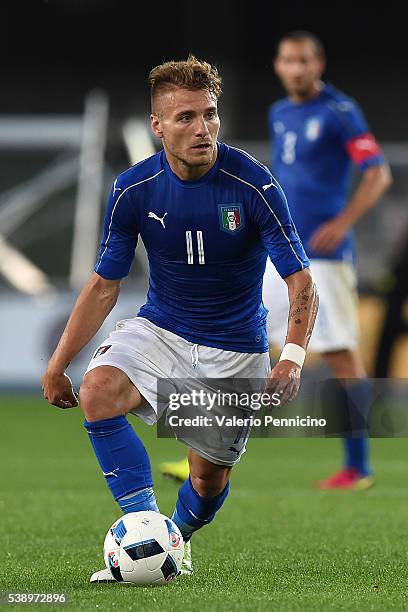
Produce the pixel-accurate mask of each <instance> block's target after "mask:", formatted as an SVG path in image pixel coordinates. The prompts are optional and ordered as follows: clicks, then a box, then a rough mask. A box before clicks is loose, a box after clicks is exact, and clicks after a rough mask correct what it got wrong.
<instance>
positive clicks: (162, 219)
mask: <svg viewBox="0 0 408 612" xmlns="http://www.w3.org/2000/svg"><path fill="white" fill-rule="evenodd" d="M166 215H167V213H166V212H165V213H164V215H163V216H162V217H158V216H157V215H156V213H154V212H149V214H148V215H147V216H148V218H149V219H156V221H159V222H160V223H161V224H162V226H163V228H164V229H166V226H165V225H164V217H165V216H166Z"/></svg>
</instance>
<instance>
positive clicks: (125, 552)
mask: <svg viewBox="0 0 408 612" xmlns="http://www.w3.org/2000/svg"><path fill="white" fill-rule="evenodd" d="M103 551H104V559H105V564H106V567H107V568H108V569H109V570H110V572H111V574H112V576H113V577H114V578H115V580H117V581H118V582H122V581H124V582H131V583H133V584H144V585H147V584H153V585H157V584H166V582H169V581H170V580H173V579H174V578H175V577H176V576H177V574H178V572H179V571H180V567H181V562H182V560H183V554H184V540H183V536H182V535H181V533H180V530H179V528H178V527H177V525H175V524H174V523H173V521H172V520H171V519H169V518H168V517H167V516H164V515H163V514H160V513H159V512H152V511H144V512H129V514H125V515H124V516H122V517H121V518H119V519H118V520H117V521H115V522H114V523H113V525H112V527H110V529H109V531H108V533H107V534H106V537H105V543H104V546H103Z"/></svg>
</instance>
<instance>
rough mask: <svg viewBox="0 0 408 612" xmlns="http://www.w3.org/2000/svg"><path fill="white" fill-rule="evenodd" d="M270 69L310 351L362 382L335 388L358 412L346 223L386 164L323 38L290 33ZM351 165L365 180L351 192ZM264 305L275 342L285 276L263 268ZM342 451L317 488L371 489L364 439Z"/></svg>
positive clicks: (282, 316)
mask: <svg viewBox="0 0 408 612" xmlns="http://www.w3.org/2000/svg"><path fill="white" fill-rule="evenodd" d="M274 68H275V72H276V74H277V75H278V77H279V78H280V80H281V82H282V85H283V87H284V88H285V90H286V91H287V93H288V97H287V98H285V99H283V100H280V101H278V102H276V103H275V104H273V106H272V107H271V108H270V112H269V125H270V131H271V136H272V141H273V162H272V168H273V172H274V174H275V176H276V177H277V179H278V181H279V182H280V184H281V185H282V187H283V189H284V190H285V193H286V196H287V198H288V205H289V209H290V211H291V215H292V218H293V220H294V223H295V225H296V228H297V230H298V232H299V235H300V238H301V240H302V243H303V246H304V248H305V250H306V253H307V255H308V257H309V259H310V260H311V262H312V269H313V275H314V278H315V280H316V285H317V288H318V291H319V295H320V308H319V314H318V317H317V320H316V326H315V329H314V332H313V336H312V338H311V342H310V348H311V349H312V350H315V351H318V352H320V353H321V354H322V355H323V357H324V359H325V361H326V362H327V364H328V365H329V366H330V367H331V368H332V370H333V372H334V375H335V377H336V378H339V379H358V380H360V381H361V382H356V383H355V384H352V385H350V384H349V385H348V389H347V391H345V392H344V390H343V389H339V394H340V398H339V400H340V401H341V403H342V404H343V407H344V406H345V405H346V403H347V404H348V406H349V407H350V408H351V410H352V412H353V408H352V407H353V406H356V407H357V409H358V410H359V411H360V412H361V414H362V415H364V413H366V404H367V401H368V399H367V387H366V385H365V383H364V377H365V376H366V373H365V370H364V366H363V363H362V360H361V357H360V353H359V350H358V323H357V312H356V303H357V295H356V274H355V269H354V260H355V246H354V239H353V233H352V228H353V225H354V224H355V223H356V222H357V221H358V220H359V219H360V218H361V217H362V216H363V215H364V214H365V213H366V212H367V211H368V210H369V209H370V208H371V207H372V206H373V205H374V204H375V203H376V201H377V200H378V198H380V197H381V196H382V194H383V193H384V192H385V190H386V189H387V188H388V186H389V185H390V183H391V176H390V171H389V168H388V166H387V163H386V161H385V160H384V156H383V154H382V152H381V150H380V147H379V146H378V144H377V142H376V140H375V138H374V136H373V134H372V133H371V131H370V129H369V128H368V126H367V123H366V120H365V118H364V116H363V113H362V112H361V110H360V108H359V106H358V105H357V103H356V102H355V101H354V100H353V99H352V98H350V97H348V96H347V95H345V94H344V93H342V92H341V91H338V90H337V89H335V88H334V87H333V86H332V85H329V84H326V83H323V82H322V81H321V80H320V78H321V76H322V74H323V71H324V69H325V52H324V49H323V45H322V43H321V42H320V40H318V39H317V38H316V37H315V36H314V35H313V34H310V33H308V32H293V33H291V34H288V35H287V36H285V37H284V38H283V39H282V40H281V41H280V43H279V45H278V52H277V56H276V58H275V62H274ZM352 164H355V165H356V166H357V167H358V168H359V170H360V171H361V173H362V177H361V180H360V182H359V184H358V186H357V188H356V190H355V191H354V192H353V193H352V195H351V196H350V195H349V194H348V188H349V183H350V179H351V168H352ZM264 303H265V305H266V306H267V307H268V308H269V310H270V315H269V319H268V335H269V340H270V342H271V343H273V344H275V345H277V346H279V345H281V344H283V342H284V339H285V338H284V334H283V333H282V327H281V326H282V325H283V323H284V321H285V320H286V318H287V313H288V300H287V292H286V289H285V285H284V283H282V282H281V279H280V278H278V277H277V275H276V274H275V271H274V269H273V266H269V265H267V269H266V275H265V283H264ZM354 412H355V415H354V420H355V421H356V422H358V414H357V412H356V411H354ZM351 420H353V414H352V415H351ZM360 422H361V419H360ZM344 450H345V461H344V466H343V467H342V469H341V470H340V471H339V472H337V473H336V474H334V475H333V476H331V477H330V478H328V479H327V480H324V481H322V482H320V483H319V486H320V487H321V488H329V489H331V488H341V489H364V488H368V487H369V486H370V485H371V484H372V483H373V477H372V470H371V467H370V464H369V456H368V453H369V450H368V441H367V439H366V438H365V437H364V436H361V437H355V438H353V437H351V436H347V435H346V436H345V438H344Z"/></svg>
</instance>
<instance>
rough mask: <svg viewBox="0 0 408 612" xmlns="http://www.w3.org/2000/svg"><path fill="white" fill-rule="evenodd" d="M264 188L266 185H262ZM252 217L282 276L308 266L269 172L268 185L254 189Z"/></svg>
mask: <svg viewBox="0 0 408 612" xmlns="http://www.w3.org/2000/svg"><path fill="white" fill-rule="evenodd" d="M265 188H266V189H265ZM257 193H258V197H256V198H255V202H254V211H253V220H254V222H255V224H256V225H257V226H258V228H259V232H260V235H261V239H262V242H263V244H264V246H265V248H266V250H267V251H268V254H269V257H270V259H271V261H272V263H273V264H274V266H275V268H276V269H277V271H278V273H279V274H280V276H281V277H282V278H286V277H287V276H289V275H290V274H294V273H295V272H299V271H300V270H303V269H304V268H307V267H309V265H310V264H309V260H308V258H307V256H306V253H305V251H304V249H303V245H302V243H301V241H300V238H299V235H298V233H297V231H296V228H295V226H294V224H293V221H292V218H291V216H290V212H289V207H288V203H287V200H286V196H285V194H284V192H283V190H282V188H281V186H280V185H279V183H278V182H277V181H276V179H275V178H274V177H273V176H272V175H270V186H269V185H268V184H267V185H264V186H263V187H262V188H261V189H259V190H258V189H257Z"/></svg>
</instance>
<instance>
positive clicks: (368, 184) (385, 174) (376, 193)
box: [310, 164, 392, 254]
mask: <svg viewBox="0 0 408 612" xmlns="http://www.w3.org/2000/svg"><path fill="white" fill-rule="evenodd" d="M391 183H392V177H391V172H390V169H389V167H388V165H387V164H380V165H376V166H369V167H368V168H367V169H366V170H364V171H363V175H362V177H361V179H360V182H359V184H358V186H357V188H356V190H355V191H354V193H353V195H352V197H351V199H350V200H349V202H348V204H347V205H346V207H345V208H344V210H342V212H341V213H340V214H339V215H337V217H335V218H334V219H332V220H330V221H328V222H327V223H324V224H322V225H321V226H320V227H319V228H318V230H317V231H316V232H315V233H314V235H313V236H312V238H311V240H310V246H311V247H312V249H313V250H314V251H316V253H322V254H330V253H332V252H333V251H334V250H335V249H336V248H337V246H338V245H339V244H340V242H341V241H342V240H343V238H344V236H345V235H346V233H347V232H348V231H349V229H351V228H352V227H353V225H354V224H355V223H357V221H358V220H359V219H360V218H361V217H362V216H363V215H365V213H366V212H367V211H368V210H370V208H372V207H373V206H374V204H375V203H376V202H377V201H378V200H379V199H380V198H381V196H382V195H383V194H384V193H385V191H386V190H387V189H388V187H389V186H390V185H391Z"/></svg>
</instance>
